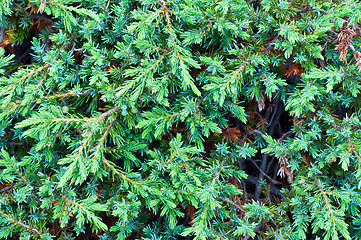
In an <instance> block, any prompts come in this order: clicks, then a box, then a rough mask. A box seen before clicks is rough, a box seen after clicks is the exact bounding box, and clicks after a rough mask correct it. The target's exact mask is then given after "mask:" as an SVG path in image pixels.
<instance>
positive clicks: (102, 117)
mask: <svg viewBox="0 0 361 240" xmlns="http://www.w3.org/2000/svg"><path fill="white" fill-rule="evenodd" d="M117 111H119V107H114V108H112V109H110V110H108V111H106V112H105V113H103V114H102V115H100V116H99V118H101V119H104V118H106V117H107V116H109V115H110V114H111V113H112V112H117Z"/></svg>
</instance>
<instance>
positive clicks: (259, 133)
mask: <svg viewBox="0 0 361 240" xmlns="http://www.w3.org/2000/svg"><path fill="white" fill-rule="evenodd" d="M247 134H249V135H251V134H258V135H260V136H261V137H262V138H263V139H264V140H266V138H265V135H264V133H263V132H261V131H259V130H257V129H256V130H252V131H247Z"/></svg>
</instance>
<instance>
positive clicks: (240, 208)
mask: <svg viewBox="0 0 361 240" xmlns="http://www.w3.org/2000/svg"><path fill="white" fill-rule="evenodd" d="M217 199H218V200H221V201H223V202H227V203H229V204H231V205H232V206H235V207H236V208H237V210H240V211H241V212H244V213H245V212H246V210H244V209H243V208H242V207H241V206H239V205H238V204H237V203H235V202H234V201H232V200H230V199H228V198H222V197H217Z"/></svg>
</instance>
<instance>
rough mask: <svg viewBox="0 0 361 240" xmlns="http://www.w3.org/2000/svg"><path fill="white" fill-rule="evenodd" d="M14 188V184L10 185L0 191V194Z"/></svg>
mask: <svg viewBox="0 0 361 240" xmlns="http://www.w3.org/2000/svg"><path fill="white" fill-rule="evenodd" d="M14 186H15V183H13V184H11V185H10V186H8V187H6V188H3V189H0V193H2V192H6V191H8V190H10V189H11V188H13V187H14Z"/></svg>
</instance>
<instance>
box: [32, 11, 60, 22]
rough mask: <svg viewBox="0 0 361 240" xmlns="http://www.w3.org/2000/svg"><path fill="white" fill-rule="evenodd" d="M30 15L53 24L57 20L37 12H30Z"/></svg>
mask: <svg viewBox="0 0 361 240" xmlns="http://www.w3.org/2000/svg"><path fill="white" fill-rule="evenodd" d="M29 17H31V18H34V19H39V20H43V21H45V22H48V23H51V24H53V25H54V24H55V22H54V21H53V20H51V19H50V18H48V17H45V16H42V15H37V14H33V13H32V14H30V15H29Z"/></svg>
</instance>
